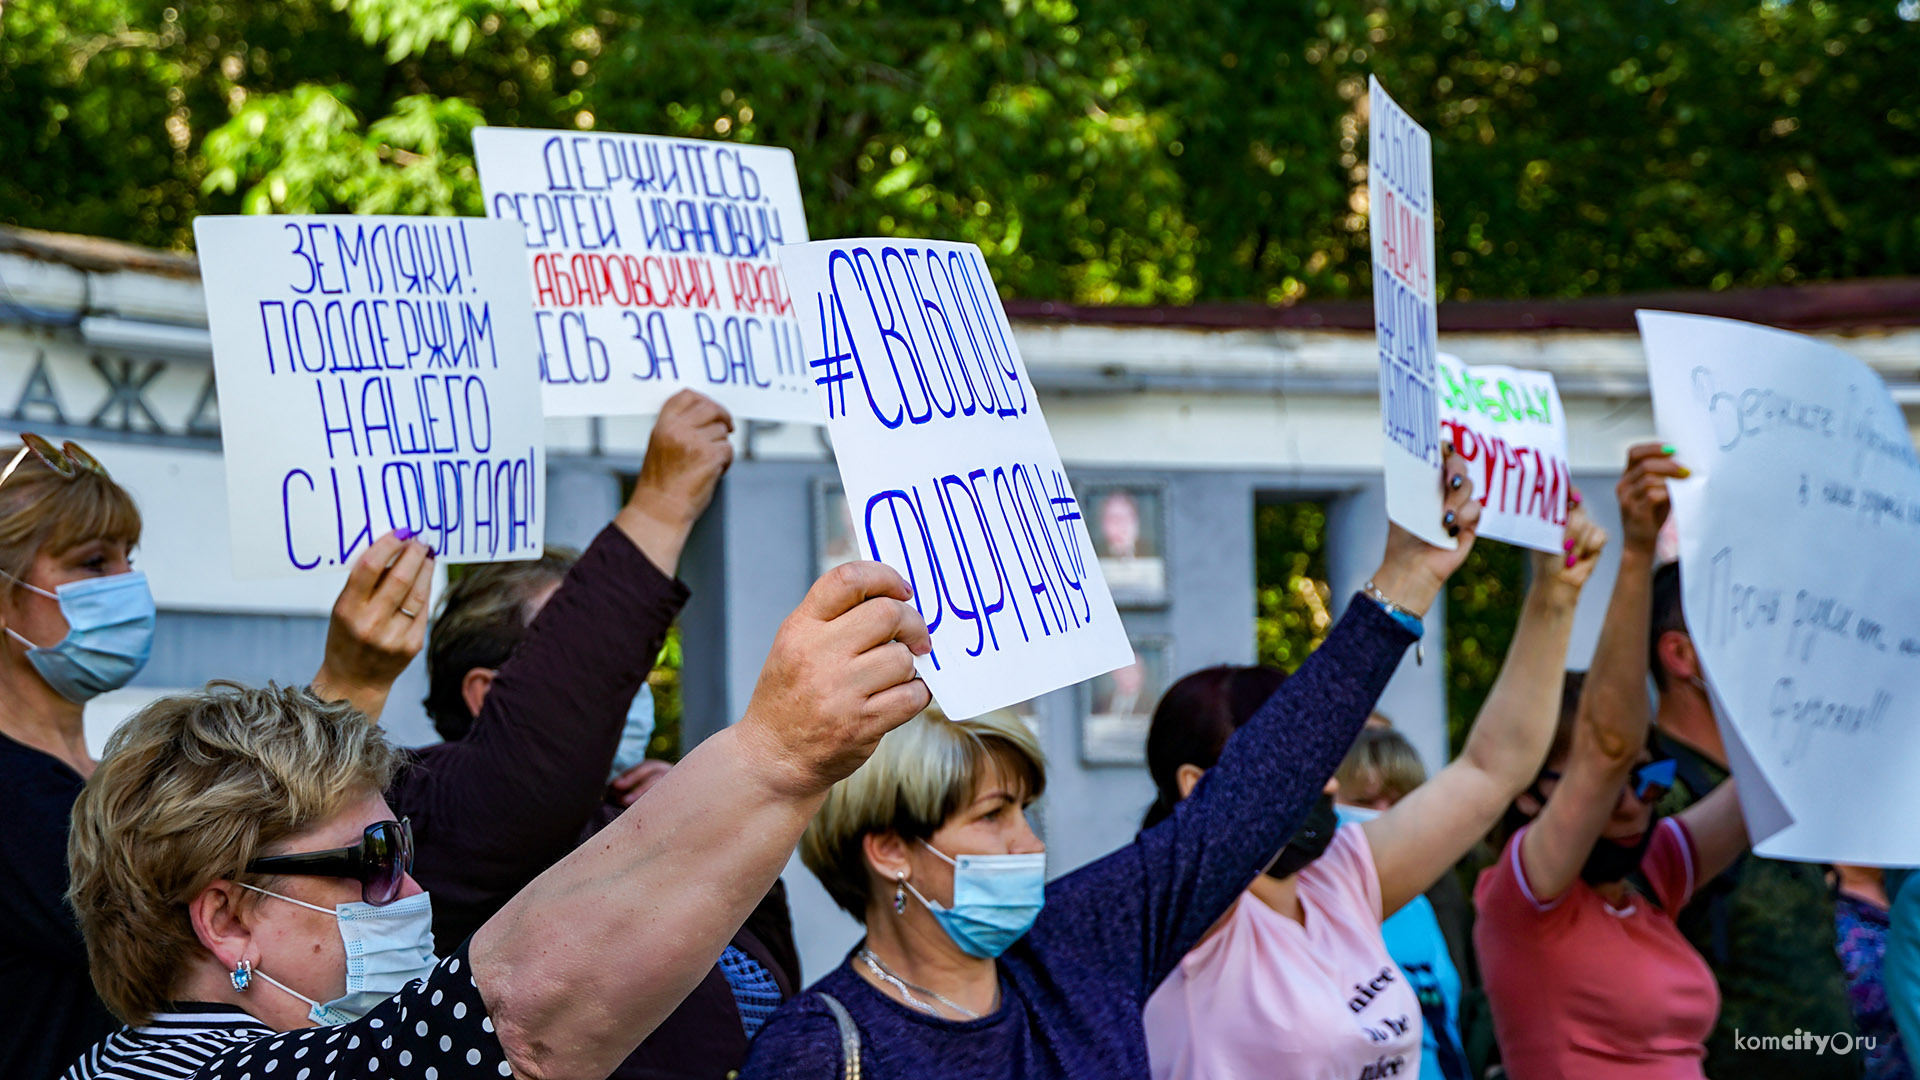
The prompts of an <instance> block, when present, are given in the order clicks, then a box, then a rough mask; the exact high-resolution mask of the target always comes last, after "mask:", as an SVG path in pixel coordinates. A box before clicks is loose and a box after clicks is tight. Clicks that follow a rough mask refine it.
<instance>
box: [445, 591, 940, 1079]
mask: <svg viewBox="0 0 1920 1080" xmlns="http://www.w3.org/2000/svg"><path fill="white" fill-rule="evenodd" d="M910 596H911V592H910V591H909V590H908V588H907V585H906V583H905V581H903V580H902V579H901V578H900V576H899V575H898V574H896V573H894V572H893V571H892V570H890V569H888V568H887V567H884V566H881V565H879V564H877V563H849V564H847V565H845V566H842V567H839V568H837V569H835V570H834V571H833V572H831V573H829V574H828V575H827V576H826V577H824V578H822V579H821V580H820V581H819V582H817V583H816V584H815V585H814V587H813V589H812V590H811V591H810V592H809V593H808V594H807V598H806V600H805V601H804V602H803V603H802V604H801V607H800V609H799V610H798V611H796V612H794V613H793V615H791V616H790V617H788V619H787V620H786V622H785V623H784V624H782V626H781V628H780V633H779V634H778V636H776V637H775V639H774V643H773V648H772V650H771V652H770V653H769V655H768V657H767V663H766V667H765V668H764V669H763V670H762V671H761V674H760V682H759V685H758V686H756V687H755V689H754V693H753V698H752V700H751V701H750V702H749V703H748V705H747V711H746V714H745V715H744V716H743V717H742V718H741V719H740V721H739V723H736V724H734V725H733V726H731V727H729V728H727V729H726V730H724V731H721V732H720V733H718V734H716V735H714V736H713V737H711V738H709V739H708V740H706V741H705V742H703V743H701V744H700V746H699V747H697V748H696V749H695V750H694V751H693V753H691V754H689V755H687V757H686V758H685V759H684V760H683V761H681V762H680V764H679V765H677V766H675V767H674V769H673V770H672V771H671V772H669V773H668V774H667V775H666V776H665V777H663V778H662V779H661V780H660V781H659V784H658V785H657V787H656V788H655V790H654V791H652V792H650V793H649V794H648V795H647V796H646V797H645V798H643V799H642V800H641V801H640V803H639V804H638V805H637V806H636V807H635V808H634V810H632V811H629V812H628V813H626V814H623V815H622V816H621V817H620V818H619V820H617V821H615V822H614V823H613V824H612V825H610V826H608V827H607V828H606V829H603V830H602V831H600V832H599V833H597V834H596V835H595V836H594V838H593V840H592V841H591V842H590V843H588V844H587V845H585V846H583V847H581V848H580V849H578V850H577V851H575V852H574V853H573V854H571V855H569V856H568V857H567V858H566V859H564V860H562V861H561V862H560V863H559V864H557V865H556V866H554V867H553V868H552V869H551V870H549V871H547V872H546V873H544V874H542V875H540V877H539V878H537V879H536V880H535V881H534V882H533V883H532V884H531V885H529V886H527V888H526V889H525V890H523V891H522V892H521V893H520V894H519V895H518V896H516V897H514V899H513V900H512V901H511V902H509V903H508V904H507V906H506V907H504V908H503V909H501V911H500V913H499V914H498V915H496V916H494V918H493V919H492V920H490V921H489V922H488V923H487V924H486V925H485V926H484V927H482V928H481V929H480V931H479V932H478V933H477V934H475V935H474V937H473V940H472V943H471V945H470V946H469V949H470V955H471V957H472V961H473V972H474V978H475V980H476V982H477V983H478V985H479V988H480V992H481V994H482V995H483V996H484V998H485V1000H486V1003H487V1007H488V1013H489V1015H490V1016H491V1018H492V1020H493V1023H494V1025H495V1026H496V1028H497V1029H498V1032H499V1036H500V1042H501V1045H502V1047H503V1048H505V1050H506V1052H507V1056H508V1060H509V1063H510V1064H511V1065H512V1067H513V1069H514V1071H515V1074H516V1075H519V1076H535V1077H544V1078H563V1077H581V1078H585V1077H601V1076H605V1075H607V1073H608V1072H610V1071H611V1070H612V1069H613V1067H614V1066H615V1065H616V1064H618V1063H619V1062H620V1060H621V1059H622V1058H623V1057H625V1056H626V1054H627V1053H628V1052H629V1051H631V1050H632V1048H633V1047H634V1046H636V1045H638V1044H639V1042H640V1040H641V1039H643V1038H645V1037H646V1035H647V1034H648V1033H649V1032H651V1031H652V1030H653V1028H654V1027H655V1026H656V1025H657V1024H659V1022H660V1021H661V1020H663V1019H664V1018H665V1017H666V1016H667V1015H668V1014H669V1013H671V1012H672V1011H673V1010H674V1009H675V1008H676V1007H677V1006H678V1005H679V1004H680V1001H681V999H682V998H684V997H685V996H686V995H687V993H688V992H690V991H691V990H692V989H693V987H694V986H695V985H696V984H697V983H698V982H699V981H700V980H701V979H702V978H704V977H705V976H706V974H707V972H708V971H709V970H711V969H712V967H713V960H714V957H716V956H719V955H720V953H721V951H722V950H723V949H725V947H726V945H727V942H728V941H729V940H730V939H731V938H732V937H733V935H734V933H735V931H736V930H738V929H739V927H740V925H741V923H742V922H743V921H744V920H745V919H746V918H747V916H748V915H749V914H750V913H752V911H753V910H754V908H755V906H756V905H757V904H758V903H759V902H760V900H761V898H762V897H763V896H765V895H766V892H767V889H768V888H769V887H771V886H772V884H773V882H774V879H775V878H777V877H779V876H780V871H781V870H782V868H784V867H785V866H786V862H787V857H788V855H789V854H791V852H792V851H793V846H794V844H795V843H796V842H797V841H798V840H799V838H800V833H801V830H802V829H804V828H805V827H806V824H807V821H808V819H809V818H811V817H812V815H813V813H814V811H815V810H816V809H817V808H818V807H819V805H820V803H821V802H822V801H823V800H824V799H825V797H826V793H827V789H828V788H829V787H831V786H832V785H833V783H834V782H835V781H837V780H839V779H840V778H842V777H844V776H846V775H847V774H849V773H851V772H852V771H853V770H854V769H855V768H857V767H858V766H859V765H860V763H861V762H862V761H864V760H866V758H867V757H868V756H869V755H870V754H871V753H872V752H873V748H874V745H875V744H876V743H877V742H878V741H879V739H880V736H881V735H883V734H885V733H886V732H887V731H889V730H891V729H892V728H894V727H897V726H899V725H900V724H902V723H905V722H906V721H907V720H908V719H910V718H912V717H913V716H914V715H916V714H917V713H919V711H920V710H921V709H923V708H925V707H926V705H927V703H928V700H929V696H928V694H927V688H926V685H925V684H924V683H922V682H920V681H919V679H917V678H916V677H915V676H914V670H913V656H914V654H916V653H920V654H924V653H925V652H927V651H928V649H929V648H931V644H932V643H931V640H930V639H929V638H928V636H927V630H926V625H925V623H923V622H922V621H921V619H920V616H919V614H918V613H917V612H916V611H915V610H914V608H913V606H912V605H911V604H909V603H906V601H907V599H908V598H909V597H910Z"/></svg>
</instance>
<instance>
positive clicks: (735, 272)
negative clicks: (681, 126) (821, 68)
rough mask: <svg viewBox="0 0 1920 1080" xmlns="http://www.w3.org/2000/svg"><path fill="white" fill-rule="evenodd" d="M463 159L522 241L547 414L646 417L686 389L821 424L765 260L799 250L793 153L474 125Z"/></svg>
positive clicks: (773, 271)
mask: <svg viewBox="0 0 1920 1080" xmlns="http://www.w3.org/2000/svg"><path fill="white" fill-rule="evenodd" d="M473 154H474V161H475V163H476V164H477V165H478V167H479V170H480V186H481V189H482V191H483V192H484V193H485V197H486V208H487V216H488V217H495V218H503V219H506V220H510V221H515V222H518V223H520V224H521V225H522V226H523V227H524V230H525V234H526V248H527V254H526V258H527V260H528V264H529V266H530V268H531V271H532V279H533V281H532V285H533V291H532V298H533V307H534V322H535V325H536V327H537V328H538V330H539V332H540V348H541V365H540V369H541V381H542V383H543V385H544V393H545V398H546V410H547V415H549V416H621V415H638V414H646V413H654V412H658V411H659V410H660V405H661V403H662V402H664V401H666V400H667V399H668V398H670V397H672V396H673V395H674V394H675V393H677V392H679V391H680V390H682V389H685V388H689V387H691V388H692V389H695V390H698V391H700V392H701V393H703V394H706V395H707V396H709V397H711V398H713V399H714V400H716V401H718V402H720V403H721V404H722V405H725V406H726V407H727V408H728V409H730V410H732V412H733V414H734V415H735V416H736V417H742V418H754V419H761V420H791V421H806V422H812V423H817V422H818V421H819V417H820V408H819V406H818V405H817V404H816V403H815V402H814V398H813V380H812V378H811V377H810V376H809V375H808V373H807V370H806V368H805V365H804V364H803V363H802V361H801V359H800V324H799V322H798V320H797V319H796V316H795V310H794V306H793V299H792V297H791V295H789V293H788V291H787V285H786V281H785V279H784V278H783V277H782V276H781V274H780V264H779V261H778V260H777V259H776V258H775V257H774V251H775V249H777V248H778V247H779V246H780V245H781V244H793V243H802V242H804V241H805V240H806V239H807V219H806V213H805V211H804V210H803V209H802V208H801V205H800V178H799V176H798V174H796V173H795V172H794V168H793V154H792V153H791V152H789V151H787V150H784V149H782V148H780V147H774V146H753V145H747V144H740V143H724V142H703V141H701V140H698V139H672V138H663V137H660V136H654V135H621V134H614V133H610V132H598V131H594V132H572V131H538V130H524V129H518V128H477V129H475V131H474V133H473Z"/></svg>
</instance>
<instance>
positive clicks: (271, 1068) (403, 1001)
mask: <svg viewBox="0 0 1920 1080" xmlns="http://www.w3.org/2000/svg"><path fill="white" fill-rule="evenodd" d="M176 1008H177V1011H175V1012H170V1013H166V1014H164V1015H161V1016H156V1017H154V1018H153V1020H152V1021H151V1022H150V1023H148V1024H146V1025H144V1026H142V1027H138V1028H124V1029H122V1030H120V1031H118V1032H115V1033H114V1034H112V1035H109V1036H107V1037H106V1038H105V1039H104V1040H102V1041H101V1042H100V1043H99V1044H98V1045H96V1046H95V1047H94V1048H93V1049H92V1050H89V1051H87V1053H86V1055H85V1056H84V1057H82V1058H81V1059H80V1061H79V1063H78V1064H76V1065H74V1066H73V1068H71V1069H69V1070H67V1074H66V1076H65V1077H64V1078H63V1080H395V1078H402V1080H440V1078H441V1077H445V1078H446V1080H467V1078H469V1077H472V1078H478V1080H493V1078H495V1077H511V1076H512V1075H513V1068H512V1066H510V1065H508V1064H507V1057H506V1053H505V1052H504V1051H502V1050H501V1049H500V1038H499V1036H498V1035H497V1034H495V1033H494V1029H493V1019H492V1017H490V1016H488V1015H487V1004H486V1002H485V1001H484V1000H482V999H481V997H480V987H479V985H478V984H476V983H475V982H474V981H473V970H472V968H470V967H469V966H468V965H467V947H466V946H465V945H462V946H461V947H460V950H459V951H458V952H457V953H455V954H454V955H452V956H449V957H447V958H446V959H445V960H442V961H440V963H439V964H438V965H437V966H435V967H434V969H433V971H432V972H431V973H429V974H428V975H427V977H426V979H425V980H420V981H415V982H411V983H408V984H407V986H406V988H405V989H403V990H401V991H400V992H399V993H397V994H395V995H393V996H392V997H390V998H388V999H387V1000H385V1001H383V1002H381V1003H380V1004H378V1005H375V1006H374V1007H373V1008H372V1010H370V1011H369V1012H368V1013H367V1015H365V1016H363V1017H361V1018H360V1019H358V1020H355V1021H353V1022H352V1023H349V1024H336V1025H333V1026H331V1027H315V1028H303V1029H301V1030H299V1031H285V1032H275V1031H273V1030H271V1029H269V1028H268V1027H266V1026H265V1025H264V1024H261V1023H260V1022H259V1021H258V1020H255V1019H254V1018H252V1017H251V1016H248V1015H247V1014H245V1013H243V1012H241V1011H239V1010H238V1009H235V1008H233V1007H231V1006H222V1005H182V1006H177V1007H176ZM6 1080H13V1078H12V1077H8V1078H6Z"/></svg>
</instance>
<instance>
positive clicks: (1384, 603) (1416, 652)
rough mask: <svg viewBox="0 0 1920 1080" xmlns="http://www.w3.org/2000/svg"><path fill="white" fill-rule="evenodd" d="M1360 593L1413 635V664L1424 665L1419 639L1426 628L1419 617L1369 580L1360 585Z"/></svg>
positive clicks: (1424, 653)
mask: <svg viewBox="0 0 1920 1080" xmlns="http://www.w3.org/2000/svg"><path fill="white" fill-rule="evenodd" d="M1360 591H1361V592H1362V593H1365V594H1366V597H1367V599H1369V600H1371V601H1373V602H1374V603H1376V604H1379V605H1380V609H1381V610H1382V611H1385V612H1386V613H1387V614H1388V615H1390V616H1392V617H1393V621H1394V622H1397V623H1399V624H1400V625H1401V626H1403V627H1405V628H1406V630H1407V632H1408V633H1409V634H1412V635H1413V662H1414V663H1416V664H1420V665H1425V664H1426V662H1427V654H1426V649H1425V647H1424V643H1423V642H1422V640H1421V639H1422V638H1424V637H1425V636H1426V632H1427V626H1426V623H1424V622H1422V621H1421V617H1420V616H1419V615H1418V614H1417V613H1415V612H1414V610H1413V609H1412V608H1409V607H1406V606H1404V605H1402V604H1400V603H1399V602H1397V601H1395V600H1394V599H1393V597H1391V596H1388V595H1387V594H1386V593H1384V592H1382V591H1380V586H1378V585H1375V584H1374V583H1373V582H1372V581H1371V580H1369V581H1368V582H1367V583H1366V584H1365V585H1362V586H1361V587H1360Z"/></svg>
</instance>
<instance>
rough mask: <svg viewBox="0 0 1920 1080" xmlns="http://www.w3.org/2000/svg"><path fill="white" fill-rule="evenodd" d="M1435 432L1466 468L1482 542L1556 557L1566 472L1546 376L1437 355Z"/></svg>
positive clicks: (1568, 484)
mask: <svg viewBox="0 0 1920 1080" xmlns="http://www.w3.org/2000/svg"><path fill="white" fill-rule="evenodd" d="M1439 371H1440V427H1441V432H1442V437H1443V438H1445V439H1446V440H1447V441H1448V442H1449V443H1451V444H1452V445H1453V452H1454V453H1456V454H1459V455H1460V459H1461V460H1462V461H1464V462H1466V465H1467V475H1468V476H1470V477H1471V478H1472V479H1473V490H1474V494H1475V496H1476V497H1478V498H1479V500H1480V507H1481V513H1480V528H1479V533H1478V535H1479V536H1480V537H1482V538H1483V539H1490V540H1498V541H1500V542H1502V543H1506V544H1519V545H1521V546H1523V547H1530V548H1535V549H1537V550H1540V551H1545V552H1548V553H1550V554H1554V555H1558V554H1559V553H1560V552H1561V550H1562V547H1561V544H1562V542H1563V540H1564V537H1565V532H1566V524H1567V496H1568V495H1569V493H1570V492H1571V491H1572V488H1573V471H1572V467H1571V465H1570V464H1569V463H1568V461H1567V416H1566V413H1565V412H1564V411H1562V409H1561V407H1560V391H1559V389H1558V388H1556V387H1555V386H1554V382H1553V376H1552V374H1550V373H1548V372H1545V371H1525V370H1522V369H1520V368H1510V367H1501V366H1498V365H1487V366H1480V367H1469V366H1468V365H1466V364H1464V363H1462V362H1461V360H1460V358H1459V357H1457V356H1453V355H1451V354H1449V353H1441V354H1440V365H1439Z"/></svg>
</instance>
